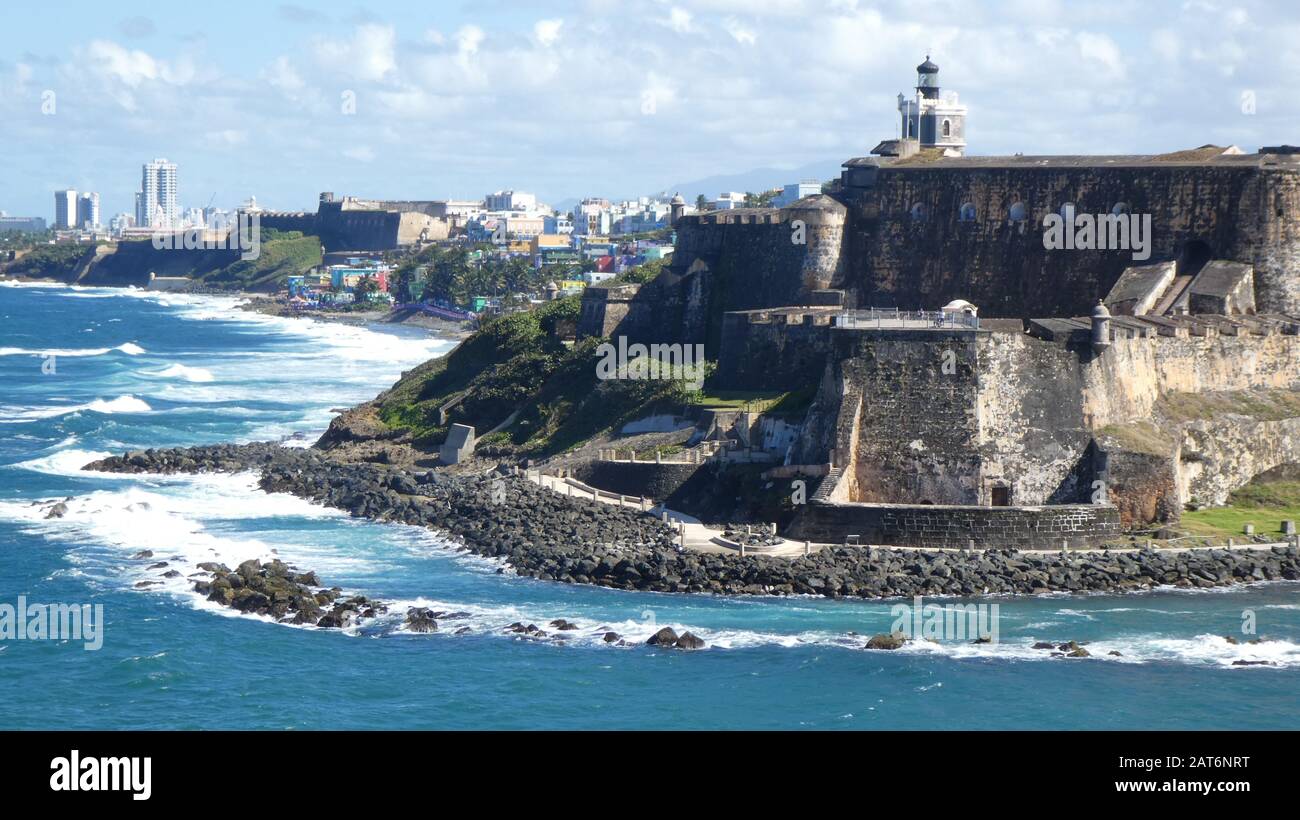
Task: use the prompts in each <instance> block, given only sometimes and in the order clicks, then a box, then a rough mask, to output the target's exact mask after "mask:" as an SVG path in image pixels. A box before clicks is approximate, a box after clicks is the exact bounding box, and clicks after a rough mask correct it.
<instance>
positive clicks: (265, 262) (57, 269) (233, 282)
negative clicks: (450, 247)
mask: <svg viewBox="0 0 1300 820" xmlns="http://www.w3.org/2000/svg"><path fill="white" fill-rule="evenodd" d="M103 244H105V243H98V244H96V245H90V244H81V243H72V242H60V243H56V244H53V245H49V244H45V245H36V246H35V247H33V248H32V249H31V250H30V251H28V252H27V253H26V254H24V255H23V256H22V257H21V258H19V259H17V260H15V261H14V262H11V263H9V264H8V265H7V266H5V268H4V272H5V274H6V275H9V276H22V277H28V278H32V279H56V280H59V281H62V282H72V281H74V280H76V279H77V277H78V276H79V275H80V273H81V270H82V268H83V267H84V266H85V265H86V263H87V262H88V261H90V259H91V257H92V256H93V255H94V253H95V250H96V248H97V247H98V246H99V245H103ZM259 251H260V252H259V255H258V257H257V258H256V259H243V258H241V257H242V255H243V251H240V250H232V249H216V248H191V249H185V248H178V249H161V250H160V249H158V248H155V247H154V246H153V243H152V242H150V241H148V240H138V241H130V242H119V243H117V244H116V245H115V246H112V250H111V252H109V253H106V254H105V255H104V256H102V257H101V258H100V259H99V260H98V261H97V262H95V264H94V265H93V266H91V267H90V268H89V270H88V271H87V272H86V274H85V278H84V279H81V280H80V282H81V284H86V285H110V286H128V285H135V286H143V285H145V284H147V283H148V281H149V274H151V273H153V274H156V275H157V276H179V277H185V278H188V279H193V280H195V281H196V282H198V283H199V284H202V285H206V286H208V287H214V288H226V289H232V290H236V289H237V290H252V291H272V290H276V289H277V288H279V287H280V286H281V285H282V284H283V283H284V281H285V280H286V279H287V278H288V277H290V276H293V275H300V274H303V273H306V272H307V271H308V270H310V269H311V268H313V267H315V266H317V265H319V264H320V263H321V245H320V239H319V238H317V237H315V236H304V235H303V234H302V233H301V232H299V231H289V232H281V231H276V230H272V229H264V230H263V231H262V233H261V246H260V248H259Z"/></svg>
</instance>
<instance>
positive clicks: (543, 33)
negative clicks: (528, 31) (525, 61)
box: [533, 20, 564, 48]
mask: <svg viewBox="0 0 1300 820" xmlns="http://www.w3.org/2000/svg"><path fill="white" fill-rule="evenodd" d="M563 26H564V21H563V20H538V21H537V23H536V24H535V25H534V26H533V36H534V37H536V38H537V42H538V43H540V44H541V45H542V46H545V47H547V48H549V47H550V46H553V45H555V44H556V43H557V42H558V41H559V39H560V29H561V28H563Z"/></svg>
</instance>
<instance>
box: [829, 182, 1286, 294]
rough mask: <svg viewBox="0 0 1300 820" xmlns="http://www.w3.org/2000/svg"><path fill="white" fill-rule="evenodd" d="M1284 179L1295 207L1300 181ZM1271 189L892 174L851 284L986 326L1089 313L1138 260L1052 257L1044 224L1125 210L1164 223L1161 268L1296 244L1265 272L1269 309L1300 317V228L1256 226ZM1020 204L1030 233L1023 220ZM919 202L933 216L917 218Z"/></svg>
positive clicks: (859, 240)
mask: <svg viewBox="0 0 1300 820" xmlns="http://www.w3.org/2000/svg"><path fill="white" fill-rule="evenodd" d="M1276 176H1277V177H1278V178H1285V180H1286V191H1287V197H1292V196H1294V194H1293V193H1292V192H1293V189H1294V186H1295V185H1296V181H1295V179H1294V177H1295V175H1294V174H1278V175H1276ZM1271 184H1272V183H1271V182H1270V181H1269V178H1266V177H1265V176H1263V175H1261V174H1260V173H1259V172H1258V171H1257V169H1255V168H1254V167H1252V166H1229V167H1211V166H1206V165H1195V166H1193V165H1174V164H1159V163H1151V164H1147V165H1141V166H1129V167H1114V168H1105V167H1095V166H1094V167H1061V166H1052V167H1040V168H1033V167H1016V168H1008V167H974V168H971V167H946V168H945V167H935V168H926V167H923V166H922V167H916V166H911V167H906V168H890V167H888V166H885V167H882V168H881V169H880V171H879V172H878V174H877V177H876V187H875V189H874V190H873V191H872V192H870V193H869V194H868V195H867V196H868V199H869V200H870V202H869V203H867V204H865V205H864V206H863V207H861V208H857V209H855V210H854V211H852V212H851V214H850V224H849V230H848V246H849V247H848V252H849V253H848V259H849V265H848V267H847V269H846V271H845V280H844V283H845V285H846V286H849V287H852V288H854V289H855V290H856V292H857V303H858V304H859V305H864V306H884V307H888V306H897V307H901V308H904V309H918V308H927V309H933V308H935V307H937V306H939V305H942V304H945V303H946V302H948V301H949V300H951V299H955V298H965V299H969V300H971V301H972V302H974V303H975V304H977V305H979V307H980V308H981V311H980V312H981V315H984V316H992V317H996V316H1008V317H1027V316H1072V315H1074V316H1077V315H1086V314H1087V313H1088V312H1089V311H1090V310H1091V308H1092V306H1093V305H1094V304H1095V303H1096V301H1097V299H1098V298H1100V297H1101V296H1104V295H1105V294H1106V293H1107V292H1108V291H1109V290H1110V288H1111V286H1112V285H1114V283H1115V282H1116V280H1117V279H1118V278H1119V275H1120V273H1121V272H1122V271H1123V269H1124V268H1125V267H1126V266H1128V265H1131V264H1133V258H1132V252H1131V251H1127V250H1114V251H1085V250H1047V249H1045V248H1044V247H1043V228H1042V220H1043V217H1044V216H1045V215H1047V214H1049V213H1055V212H1059V210H1060V208H1061V206H1062V205H1064V204H1065V203H1066V202H1073V203H1074V204H1075V206H1076V212H1077V213H1090V214H1097V213H1109V212H1110V210H1111V208H1112V207H1113V206H1114V205H1115V204H1116V203H1118V202H1124V203H1127V205H1128V207H1129V210H1130V212H1132V213H1137V214H1143V213H1149V214H1151V216H1152V220H1151V222H1152V259H1159V258H1161V257H1165V258H1175V257H1177V255H1178V253H1179V251H1180V250H1181V248H1182V246H1183V244H1184V243H1186V242H1188V241H1191V240H1199V241H1202V242H1205V243H1206V244H1207V245H1208V247H1209V249H1210V251H1211V253H1212V255H1213V256H1214V257H1215V258H1229V259H1238V260H1239V261H1244V262H1256V259H1255V257H1256V255H1257V253H1258V252H1260V251H1262V250H1263V249H1262V248H1261V247H1260V246H1259V245H1258V243H1259V242H1260V241H1261V240H1263V239H1266V238H1268V237H1270V236H1273V235H1274V234H1277V235H1281V234H1286V236H1287V238H1288V241H1289V242H1291V244H1289V245H1287V246H1285V247H1284V248H1281V249H1278V250H1274V251H1272V252H1271V255H1270V254H1265V256H1267V257H1268V258H1266V259H1264V260H1263V261H1264V264H1263V266H1262V269H1261V267H1259V266H1257V268H1256V276H1257V277H1258V279H1257V283H1258V284H1257V289H1258V291H1259V298H1260V310H1261V311H1265V310H1282V309H1285V308H1287V307H1292V308H1295V307H1298V306H1300V295H1297V294H1293V293H1292V292H1291V289H1292V286H1283V285H1281V284H1280V283H1279V280H1280V278H1281V277H1282V276H1283V274H1284V272H1285V271H1284V269H1285V267H1286V265H1287V264H1289V261H1288V260H1293V259H1295V258H1297V257H1296V254H1297V253H1298V252H1297V250H1296V246H1295V244H1294V242H1293V241H1292V240H1293V237H1292V235H1291V234H1292V232H1293V229H1292V228H1291V227H1290V226H1289V225H1288V226H1285V227H1283V226H1269V225H1268V224H1264V225H1260V224H1259V223H1258V222H1257V221H1256V220H1258V219H1259V215H1260V208H1259V202H1258V200H1259V199H1260V198H1261V197H1265V198H1267V195H1266V194H1265V193H1264V191H1265V190H1266V189H1268V188H1269V187H1270V185H1271ZM1286 201H1287V202H1288V203H1290V202H1291V199H1289V198H1288V199H1287V200H1286ZM1016 202H1020V203H1023V204H1024V206H1025V210H1026V219H1025V220H1024V221H1022V222H1012V221H1011V220H1010V218H1009V212H1010V209H1011V206H1012V205H1013V203H1016ZM965 203H971V204H973V205H974V206H975V210H976V218H975V219H974V220H973V221H968V222H963V221H961V220H960V213H961V207H962V205H963V204H965ZM918 204H919V205H921V206H922V207H923V209H924V210H925V214H926V215H925V217H924V218H923V219H914V218H913V217H912V208H913V206H914V205H918ZM1288 207H1289V205H1288ZM1291 213H1294V211H1293V212H1291ZM1291 278H1293V277H1291Z"/></svg>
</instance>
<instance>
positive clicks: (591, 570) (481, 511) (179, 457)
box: [90, 444, 1300, 598]
mask: <svg viewBox="0 0 1300 820" xmlns="http://www.w3.org/2000/svg"><path fill="white" fill-rule="evenodd" d="M90 468H91V469H100V470H109V471H119V472H120V471H125V472H203V471H208V470H222V471H231V470H236V471H238V470H259V471H260V472H261V479H260V486H261V487H262V489H264V490H266V491H268V492H287V493H293V494H294V495H298V496H301V497H304V498H308V499H311V500H314V501H317V502H319V503H322V504H327V505H330V506H334V507H338V508H341V509H344V510H347V511H349V512H350V513H352V514H353V515H356V516H364V517H367V518H374V519H379V520H386V521H397V522H403V523H407V524H413V525H421V526H428V527H432V528H435V529H438V530H441V531H443V532H445V533H448V534H450V535H452V536H455V537H456V538H457V539H459V541H460V542H461V543H462V544H463V546H464V547H465V548H466V549H468V550H470V551H472V552H474V553H477V554H479V555H484V556H488V557H493V558H498V559H501V560H502V561H503V562H504V563H505V564H506V566H507V567H508V568H510V569H512V570H513V571H514V572H515V573H517V574H519V575H525V576H531V577H534V578H539V579H542V580H556V581H563V582H569V583H581V584H595V585H599V586H606V587H613V588H617V589H627V590H649V591H656V592H705V593H715V594H754V595H822V596H826V597H830V598H841V597H849V598H889V597H912V596H914V595H933V596H940V595H948V596H973V595H987V594H1008V593H1020V594H1033V593H1043V592H1073V593H1084V592H1111V593H1113V592H1129V591H1139V590H1146V589H1152V588H1155V587H1160V586H1171V587H1180V588H1210V587H1218V586H1226V585H1229V584H1238V583H1251V582H1257V581H1276V580H1290V581H1294V580H1300V555H1297V550H1296V549H1295V548H1294V547H1272V548H1267V549H1238V550H1219V549H1213V550H1178V551H1175V550H1149V549H1148V550H1133V551H1110V552H1105V551H1092V552H1058V553H1043V552H1018V551H1015V550H983V551H944V552H937V551H925V550H910V549H873V548H866V547H835V548H828V549H823V550H821V551H818V552H815V553H813V554H811V555H808V556H802V557H799V558H796V559H794V560H791V559H787V558H778V557H772V556H765V555H746V556H739V555H735V554H711V553H710V554H706V553H694V552H685V553H682V552H678V551H677V550H676V548H675V547H674V534H673V532H672V531H671V530H670V529H669V528H667V527H665V526H664V525H662V524H660V523H659V522H658V521H656V520H655V519H654V518H652V517H650V516H646V515H642V514H640V513H638V512H636V511H634V510H630V509H624V508H620V507H615V506H612V505H607V504H599V503H595V502H591V501H587V500H583V499H576V498H569V497H566V496H563V495H560V494H558V493H555V492H553V491H550V490H547V489H544V488H542V487H540V486H538V485H536V484H534V483H532V482H529V481H526V480H524V479H521V478H518V477H515V476H510V475H508V474H507V473H508V471H495V472H491V473H488V474H486V475H478V476H465V475H457V476H452V475H447V474H442V473H437V472H432V471H428V472H412V471H410V470H406V469H402V468H399V467H396V466H393V465H376V464H368V463H342V464H341V463H338V462H336V461H334V460H333V459H331V458H330V457H329V455H328V454H325V453H322V452H320V451H316V450H300V449H286V448H281V447H278V446H276V445H269V444H257V445H246V446H242V447H239V446H233V445H221V446H217V447H200V448H191V449H188V450H151V451H144V452H142V453H131V454H127V455H125V456H120V457H113V458H109V459H105V460H103V461H101V462H97V463H95V464H93V465H90ZM502 571H505V568H504V567H503V569H502Z"/></svg>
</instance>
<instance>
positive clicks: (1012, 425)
mask: <svg viewBox="0 0 1300 820" xmlns="http://www.w3.org/2000/svg"><path fill="white" fill-rule="evenodd" d="M1082 381H1083V371H1082V368H1081V367H1080V365H1079V359H1078V357H1077V355H1076V354H1075V353H1074V352H1072V351H1070V350H1067V349H1065V348H1064V347H1063V346H1061V345H1056V344H1052V343H1050V342H1044V341H1042V340H1040V339H1035V338H1033V337H1031V336H1028V335H1026V334H1023V333H982V334H980V343H979V390H978V395H977V396H976V398H975V401H976V410H975V412H976V415H977V418H978V420H979V435H978V439H977V441H976V444H977V446H978V449H979V452H980V454H981V458H982V460H983V478H984V485H983V486H982V488H981V495H980V502H981V503H990V501H991V489H990V487H991V485H992V484H993V483H994V482H1005V483H1006V484H1007V485H1008V486H1009V487H1010V489H1011V503H1012V504H1061V503H1068V502H1076V501H1079V502H1082V501H1087V500H1089V499H1090V498H1091V495H1092V493H1091V483H1092V480H1093V472H1094V464H1093V448H1092V447H1091V443H1092V434H1091V433H1090V432H1089V430H1088V429H1087V425H1086V423H1085V419H1084V416H1083V408H1082V399H1081V396H1082Z"/></svg>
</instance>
